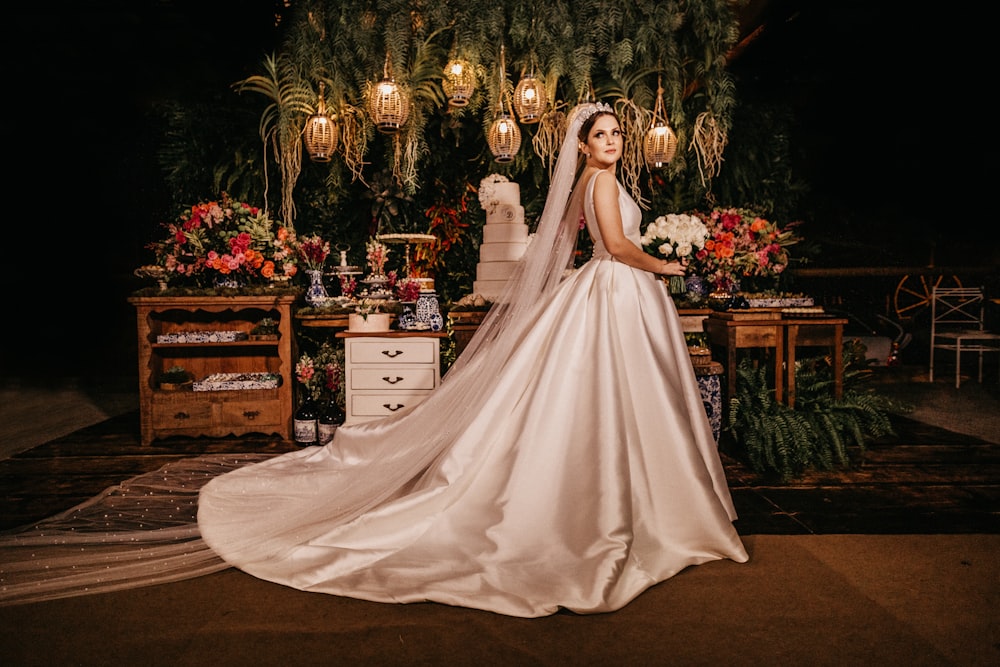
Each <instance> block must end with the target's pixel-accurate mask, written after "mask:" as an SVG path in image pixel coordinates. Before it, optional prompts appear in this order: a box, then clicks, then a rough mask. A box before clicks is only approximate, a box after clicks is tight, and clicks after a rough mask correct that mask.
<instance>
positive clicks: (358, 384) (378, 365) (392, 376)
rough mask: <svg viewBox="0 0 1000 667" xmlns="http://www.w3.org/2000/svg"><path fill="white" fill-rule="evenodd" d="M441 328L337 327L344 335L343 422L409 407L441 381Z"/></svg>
mask: <svg viewBox="0 0 1000 667" xmlns="http://www.w3.org/2000/svg"><path fill="white" fill-rule="evenodd" d="M447 335H448V334H446V333H444V332H431V331H387V332H385V333H378V334H372V333H360V332H351V331H341V332H338V333H337V334H336V336H337V338H343V339H344V404H345V405H344V411H345V413H346V416H345V418H344V423H345V424H351V423H356V422H363V421H369V420H371V419H378V418H380V417H387V416H389V415H392V414H396V413H397V412H399V411H400V410H404V409H406V408H410V407H412V406H414V405H416V404H418V403H419V402H420V401H422V400H424V398H425V397H426V396H427V395H428V394H429V393H430V392H431V391H433V390H434V389H435V388H437V386H438V385H439V384H441V345H440V340H441V338H445V337H447Z"/></svg>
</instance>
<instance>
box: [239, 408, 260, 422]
mask: <svg viewBox="0 0 1000 667" xmlns="http://www.w3.org/2000/svg"><path fill="white" fill-rule="evenodd" d="M243 416H244V417H246V418H247V421H253V420H254V419H256V418H257V417H259V416H260V410H244V411H243Z"/></svg>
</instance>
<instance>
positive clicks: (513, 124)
mask: <svg viewBox="0 0 1000 667" xmlns="http://www.w3.org/2000/svg"><path fill="white" fill-rule="evenodd" d="M505 67H506V65H505V64H504V48H503V46H501V47H500V89H499V92H498V94H497V112H496V116H494V118H493V124H492V125H491V126H490V130H489V132H488V133H487V135H486V142H487V143H488V144H489V146H490V151H491V152H492V153H493V159H494V160H496V161H497V162H499V163H501V164H503V163H506V162H510V161H512V160H513V159H514V156H515V155H517V151H518V150H519V149H520V148H521V128H519V127H518V126H517V121H515V120H514V118H513V116H511V115H510V114H509V113H507V109H506V108H505V107H504V98H505V97H506V94H507V91H506V83H507V79H506V73H505V71H504V69H505Z"/></svg>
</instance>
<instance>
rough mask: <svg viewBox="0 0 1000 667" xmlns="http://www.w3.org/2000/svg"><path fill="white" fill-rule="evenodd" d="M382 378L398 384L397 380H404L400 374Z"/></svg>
mask: <svg viewBox="0 0 1000 667" xmlns="http://www.w3.org/2000/svg"><path fill="white" fill-rule="evenodd" d="M382 379H383V380H384V381H385V382H388V383H389V384H396V383H397V382H402V381H403V379H404V378H401V377H399V376H398V375H397V376H396V377H394V378H391V377H384V378H382Z"/></svg>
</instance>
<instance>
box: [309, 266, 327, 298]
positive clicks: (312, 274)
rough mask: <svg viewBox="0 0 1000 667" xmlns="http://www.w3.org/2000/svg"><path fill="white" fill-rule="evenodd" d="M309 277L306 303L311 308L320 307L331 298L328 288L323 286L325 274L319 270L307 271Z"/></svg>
mask: <svg viewBox="0 0 1000 667" xmlns="http://www.w3.org/2000/svg"><path fill="white" fill-rule="evenodd" d="M306 275H307V276H309V288H308V289H307V290H306V303H308V304H309V305H310V306H313V307H315V306H320V305H322V304H324V303H325V302H326V300H327V298H328V297H329V295H328V294H327V293H326V286H325V285H323V272H322V271H320V270H319V269H306Z"/></svg>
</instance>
